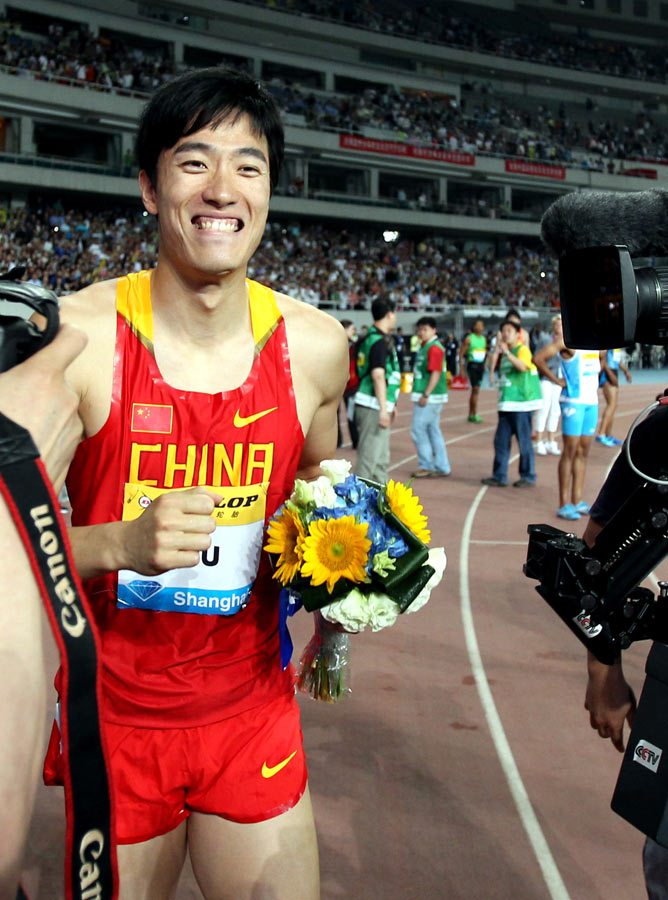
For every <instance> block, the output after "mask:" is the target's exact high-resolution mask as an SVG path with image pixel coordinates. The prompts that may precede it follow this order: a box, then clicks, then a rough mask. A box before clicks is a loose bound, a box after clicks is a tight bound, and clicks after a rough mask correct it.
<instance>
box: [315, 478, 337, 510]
mask: <svg viewBox="0 0 668 900" xmlns="http://www.w3.org/2000/svg"><path fill="white" fill-rule="evenodd" d="M310 486H311V488H312V489H313V502H314V503H315V505H316V506H325V507H335V506H340V505H341V504H339V502H338V500H339V497H338V495H337V493H336V491H335V490H334V488H333V487H332V482H331V481H330V480H329V478H327V477H326V476H325V475H321V476H320V477H319V478H316V480H315V481H312V482H311V483H310Z"/></svg>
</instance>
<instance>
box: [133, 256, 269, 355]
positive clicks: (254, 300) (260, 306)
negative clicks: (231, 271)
mask: <svg viewBox="0 0 668 900" xmlns="http://www.w3.org/2000/svg"><path fill="white" fill-rule="evenodd" d="M246 286H247V288H248V304H249V308H250V317H251V327H252V329H253V340H254V342H255V348H256V352H259V351H260V350H261V349H262V348H263V347H264V345H265V344H266V343H267V341H268V340H269V338H270V337H271V335H272V334H273V333H274V331H275V330H276V326H277V325H278V323H279V322H280V321H281V318H282V316H281V313H280V310H279V309H278V306H277V304H276V298H275V296H274V292H273V291H272V289H271V288H268V287H266V285H264V284H260V283H259V282H257V281H251V280H250V279H246ZM116 310H117V311H118V313H119V314H120V315H121V316H123V318H124V319H125V321H126V322H127V323H128V325H129V326H130V328H131V329H132V331H133V333H134V334H135V335H136V336H137V337H138V338H139V340H140V341H141V342H142V343H143V344H144V345H145V346H146V347H148V348H149V349H150V350H151V352H152V348H153V309H152V306H151V271H150V270H148V269H144V270H143V271H141V272H131V273H130V274H128V275H125V276H124V277H123V278H119V279H118V284H117V287H116Z"/></svg>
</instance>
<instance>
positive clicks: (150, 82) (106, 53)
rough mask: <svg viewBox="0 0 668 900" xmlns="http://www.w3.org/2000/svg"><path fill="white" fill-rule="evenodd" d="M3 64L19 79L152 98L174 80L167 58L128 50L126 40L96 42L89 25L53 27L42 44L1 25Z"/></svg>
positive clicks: (0, 57) (15, 27)
mask: <svg viewBox="0 0 668 900" xmlns="http://www.w3.org/2000/svg"><path fill="white" fill-rule="evenodd" d="M0 65H2V66H7V67H8V68H9V69H11V70H14V71H15V73H16V74H18V75H21V74H27V73H29V72H30V73H33V74H35V75H38V76H39V77H42V78H46V79H50V80H56V81H58V80H63V81H64V80H67V81H72V82H74V83H77V82H80V83H82V85H83V84H85V85H89V86H91V85H98V86H101V87H105V88H108V89H116V90H124V91H136V92H139V93H145V94H148V93H150V92H151V91H152V90H154V89H155V88H156V87H158V86H159V85H160V84H162V83H163V82H164V81H166V80H168V79H169V78H171V77H172V76H173V75H174V72H175V69H174V64H173V63H172V62H171V60H169V59H168V58H167V57H166V56H164V55H162V54H160V53H159V52H157V51H156V52H155V53H153V54H149V53H148V52H146V51H144V50H141V49H139V48H133V47H130V46H128V45H127V44H126V43H125V42H124V41H121V40H118V39H115V38H110V37H104V36H98V37H93V36H92V35H91V33H90V32H89V30H88V28H87V26H85V25H83V24H82V25H77V24H75V23H72V25H71V27H69V28H67V29H66V28H65V27H64V26H63V25H61V24H60V23H57V22H54V23H52V24H51V25H50V26H49V28H48V33H47V34H46V35H44V36H43V37H42V38H41V39H40V38H37V37H36V36H30V37H27V36H25V35H24V34H23V32H22V29H21V27H20V26H19V25H18V24H17V23H15V22H10V21H2V22H0Z"/></svg>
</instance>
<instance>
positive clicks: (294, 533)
mask: <svg viewBox="0 0 668 900" xmlns="http://www.w3.org/2000/svg"><path fill="white" fill-rule="evenodd" d="M267 537H268V541H267V543H266V544H265V547H264V549H265V550H266V551H267V552H268V553H278V554H280V555H279V558H278V563H277V565H276V571H275V572H274V574H273V576H272V577H273V578H277V579H278V580H279V581H280V582H281V584H282V585H283V586H285V585H286V584H289V583H290V582H291V581H292V579H293V578H294V577H295V575H296V574H297V573H298V572H299V567H300V566H301V563H302V552H303V545H302V542H303V540H304V526H303V525H302V522H301V519H300V518H299V515H298V514H297V513H296V512H293V510H291V509H288V508H287V506H286V507H283V511H282V512H281V514H280V515H279V516H274V518H273V519H272V520H271V521H270V522H269V527H268V528H267Z"/></svg>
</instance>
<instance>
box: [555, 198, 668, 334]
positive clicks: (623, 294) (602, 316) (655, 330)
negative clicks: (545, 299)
mask: <svg viewBox="0 0 668 900" xmlns="http://www.w3.org/2000/svg"><path fill="white" fill-rule="evenodd" d="M542 234H543V240H544V241H545V243H546V244H547V245H548V247H550V248H551V249H552V251H553V252H554V253H555V255H556V256H558V257H559V287H560V295H561V314H562V319H563V323H564V341H565V343H566V346H567V347H571V348H573V349H583V350H590V349H597V348H598V349H601V350H604V349H608V348H610V347H627V346H628V345H629V344H633V343H635V342H636V341H640V342H642V343H647V344H668V191H658V190H654V191H638V192H635V193H632V194H621V193H613V192H603V191H586V192H584V191H583V192H577V193H572V194H567V195H566V196H565V197H562V198H560V199H559V200H557V201H556V203H553V204H552V206H550V207H549V209H548V210H547V211H546V213H545V215H544V216H543V220H542Z"/></svg>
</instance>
